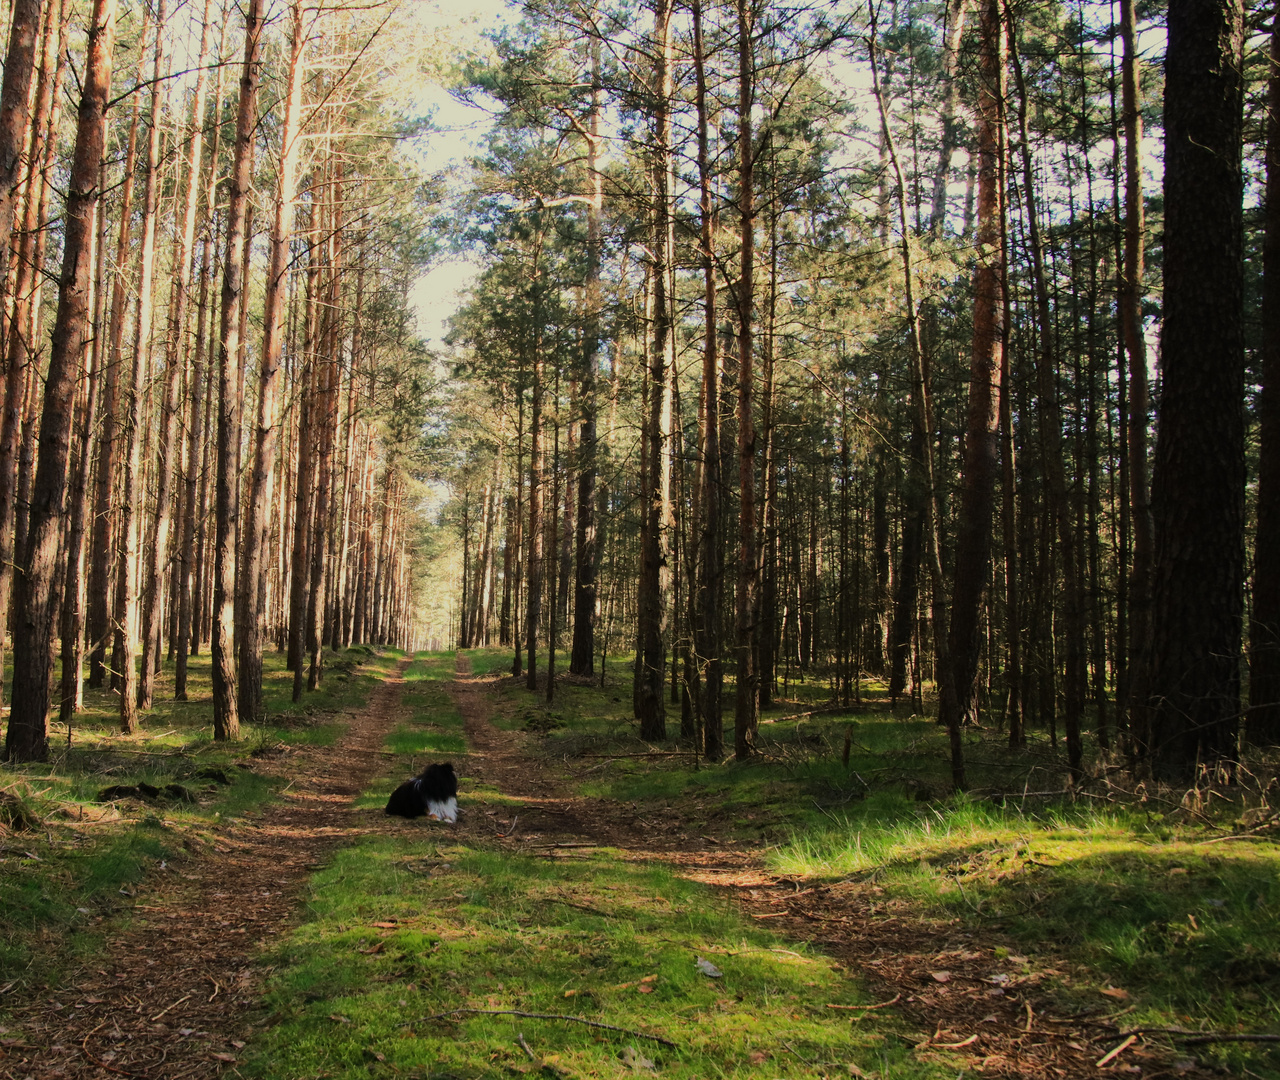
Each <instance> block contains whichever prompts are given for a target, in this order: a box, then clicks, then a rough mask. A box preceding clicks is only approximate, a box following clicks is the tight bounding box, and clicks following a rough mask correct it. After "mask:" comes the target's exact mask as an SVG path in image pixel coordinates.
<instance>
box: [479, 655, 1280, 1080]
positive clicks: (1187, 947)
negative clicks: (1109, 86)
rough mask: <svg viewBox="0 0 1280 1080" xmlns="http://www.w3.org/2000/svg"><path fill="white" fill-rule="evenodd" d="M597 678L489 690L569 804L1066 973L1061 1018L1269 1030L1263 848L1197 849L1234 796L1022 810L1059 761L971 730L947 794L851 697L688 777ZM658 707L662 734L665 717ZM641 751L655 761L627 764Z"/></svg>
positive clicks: (942, 774) (1276, 877)
mask: <svg viewBox="0 0 1280 1080" xmlns="http://www.w3.org/2000/svg"><path fill="white" fill-rule="evenodd" d="M493 651H494V650H487V652H493ZM502 656H503V657H507V656H509V654H508V653H507V652H506V651H505V650H503V651H502ZM486 661H487V662H488V663H490V664H491V666H494V667H498V666H499V665H498V660H497V658H494V659H489V658H488V657H486ZM474 664H475V660H474V658H473V665H474ZM614 670H615V673H616V676H617V677H616V680H615V679H613V678H611V679H610V680H607V685H606V687H605V688H601V687H599V686H598V685H597V686H583V685H578V684H576V683H572V682H568V681H566V682H564V683H563V684H561V685H559V686H557V690H556V700H555V702H554V704H553V705H552V706H550V707H548V706H546V705H544V704H543V703H542V701H541V696H539V698H538V699H537V700H535V699H534V698H533V697H532V695H529V694H528V693H527V692H526V691H524V690H523V689H522V684H517V683H516V682H514V681H510V680H504V681H503V682H502V683H500V684H499V692H500V693H501V694H502V695H503V698H504V705H503V713H504V720H503V723H504V724H505V725H506V726H507V727H509V728H513V729H515V728H524V729H526V730H530V731H537V732H539V733H540V734H541V735H542V739H543V745H544V746H545V748H546V754H545V760H546V762H547V765H548V767H549V768H550V767H554V766H555V762H556V761H557V760H558V759H564V758H566V757H567V758H568V759H569V761H570V762H571V763H572V761H573V758H574V757H575V756H578V757H581V755H583V754H591V755H592V757H591V758H589V759H583V760H584V764H583V765H577V766H573V765H571V769H570V775H568V776H566V780H568V781H570V782H576V784H577V786H578V789H579V791H581V792H582V793H583V794H587V795H594V796H599V797H604V798H613V799H618V800H622V801H626V802H634V803H636V804H637V805H638V806H639V807H641V808H643V809H644V810H645V812H647V813H663V812H666V813H669V814H672V815H676V816H680V817H681V818H683V820H685V821H687V822H688V824H689V826H690V828H691V831H697V832H701V833H710V834H712V835H715V836H716V837H718V838H720V839H721V840H731V841H734V842H738V843H743V844H757V845H760V844H762V845H763V847H764V851H763V853H764V857H765V859H766V861H767V863H768V864H769V865H770V867H771V868H772V869H774V870H775V871H776V872H777V873H779V874H782V875H785V876H788V877H794V878H803V879H808V880H811V881H813V882H834V881H843V882H850V883H852V884H853V885H855V886H858V887H866V888H867V889H874V890H875V891H876V902H877V903H878V904H879V903H883V904H885V905H888V906H889V907H891V908H896V909H898V910H900V911H903V912H906V913H909V914H912V915H915V916H917V917H924V918H927V919H936V920H938V921H939V923H940V924H948V923H949V924H952V925H955V924H956V923H959V924H960V925H962V926H964V927H965V928H966V929H967V930H968V931H969V932H972V933H975V934H978V935H982V936H984V937H985V938H986V939H987V940H988V941H990V942H992V943H996V945H997V947H999V948H1003V949H1014V950H1017V951H1018V952H1019V953H1022V954H1025V955H1027V956H1029V957H1031V958H1033V962H1034V958H1036V957H1043V958H1044V963H1045V964H1046V965H1053V964H1060V965H1062V966H1063V969H1064V970H1074V971H1076V972H1085V973H1086V975H1085V977H1084V978H1078V977H1072V978H1065V977H1064V978H1062V979H1060V980H1052V979H1051V980H1049V982H1048V983H1046V985H1047V986H1051V987H1052V992H1053V993H1054V994H1055V995H1057V997H1058V998H1059V1006H1060V1007H1061V1008H1062V1009H1063V1010H1064V1011H1065V1012H1076V1011H1081V1010H1084V1011H1092V1010H1096V1009H1097V1007H1098V1005H1099V1003H1100V1002H1104V1001H1106V999H1105V998H1101V997H1099V996H1098V991H1099V990H1100V989H1106V988H1108V987H1114V988H1119V989H1120V991H1122V992H1123V994H1125V995H1127V997H1125V998H1124V1000H1125V1002H1126V1003H1127V1006H1128V1007H1130V1008H1131V1013H1130V1014H1129V1015H1128V1016H1127V1017H1126V1023H1132V1024H1133V1025H1134V1026H1136V1025H1139V1024H1143V1023H1145V1024H1149V1025H1152V1026H1165V1027H1170V1026H1184V1027H1186V1026H1192V1027H1204V1028H1206V1029H1210V1030H1220V1031H1226V1032H1236V1031H1241V1032H1244V1031H1249V1032H1268V1033H1277V1032H1280V1029H1278V1028H1277V1026H1276V1017H1277V1016H1278V1015H1280V843H1277V842H1275V840H1274V839H1270V840H1268V839H1263V838H1257V837H1255V838H1252V839H1248V840H1244V841H1236V842H1226V843H1218V842H1216V840H1217V838H1219V837H1221V836H1222V835H1224V833H1225V832H1226V831H1227V830H1230V829H1232V828H1236V827H1238V823H1239V821H1241V820H1244V819H1242V817H1241V811H1242V809H1243V807H1242V804H1241V799H1240V796H1239V794H1238V793H1237V794H1236V795H1234V796H1233V798H1234V802H1229V801H1225V800H1224V801H1223V802H1221V803H1219V804H1217V805H1219V806H1220V807H1221V808H1220V809H1218V810H1215V811H1214V815H1213V819H1212V827H1209V826H1208V825H1206V818H1205V816H1204V813H1203V812H1200V813H1186V812H1182V811H1180V810H1178V808H1177V807H1178V800H1179V799H1180V797H1181V795H1182V793H1181V792H1173V793H1166V795H1167V796H1168V797H1169V798H1170V799H1171V800H1172V807H1173V808H1172V809H1169V808H1168V807H1165V806H1163V804H1161V803H1160V802H1159V800H1158V799H1152V800H1151V801H1150V802H1147V803H1137V802H1129V803H1127V804H1123V803H1118V804H1116V805H1111V804H1108V803H1106V802H1101V803H1099V802H1094V803H1089V802H1087V801H1084V800H1082V801H1081V802H1078V803H1074V804H1073V803H1071V802H1069V801H1068V800H1067V799H1066V797H1065V795H1064V796H1061V797H1054V796H1048V797H1046V796H1044V795H1043V794H1042V795H1039V796H1036V797H1031V798H1027V799H1021V798H1020V797H1019V793H1020V792H1022V791H1028V790H1029V791H1039V792H1042V793H1043V792H1044V791H1045V790H1046V789H1048V790H1050V791H1052V790H1054V789H1057V790H1063V788H1064V786H1065V785H1064V782H1063V781H1064V776H1065V766H1064V763H1063V762H1062V761H1061V760H1060V759H1059V758H1058V756H1057V755H1056V753H1055V752H1054V751H1053V749H1052V748H1051V747H1050V746H1049V745H1048V743H1047V740H1045V739H1044V738H1043V736H1040V735H1039V733H1032V745H1031V746H1030V748H1029V749H1028V750H1027V751H1026V752H1019V753H1012V752H1010V751H1009V750H1008V749H1007V748H1006V747H1005V746H1004V745H1003V743H1002V742H1001V741H999V740H998V738H997V737H992V733H983V732H976V733H968V734H967V735H966V757H967V760H968V762H969V774H970V783H971V785H972V786H973V788H974V789H975V792H976V793H975V794H973V795H970V796H961V797H954V796H952V795H950V794H949V791H950V774H949V762H948V755H947V747H946V742H945V732H943V731H941V730H940V729H939V728H938V726H937V725H936V724H935V723H933V722H932V721H931V720H929V719H924V718H920V717H914V716H905V715H893V714H892V713H890V712H889V711H888V710H887V708H885V707H884V705H883V704H877V703H870V704H869V705H868V706H867V707H865V708H864V709H862V710H860V711H856V712H851V713H848V714H844V715H824V716H818V717H807V718H802V719H799V720H791V721H783V722H778V723H769V722H767V721H769V720H773V719H776V718H778V717H780V716H786V715H789V714H795V713H798V712H804V711H808V710H809V709H811V708H813V707H814V700H813V698H812V696H802V697H800V698H798V699H797V700H795V701H792V702H788V703H784V704H782V705H781V706H780V707H779V708H778V709H776V710H774V711H773V712H772V713H770V714H767V715H766V717H765V718H764V719H765V721H766V722H764V723H762V725H761V727H760V734H761V738H760V742H759V744H758V748H759V751H760V752H759V753H758V754H757V755H756V756H755V757H753V758H752V759H751V760H749V761H747V762H744V763H735V762H732V761H729V762H725V763H722V764H708V763H706V762H701V763H697V764H696V765H695V763H694V762H693V760H692V757H691V756H686V755H683V754H672V753H671V751H672V750H674V749H678V748H679V746H680V744H679V743H678V742H677V741H674V740H673V741H669V742H668V743H667V744H665V745H664V744H657V745H655V746H653V747H649V746H647V744H645V743H643V742H642V741H641V740H639V739H638V737H637V732H636V728H635V725H634V723H633V722H632V720H631V717H630V711H631V709H630V706H631V702H630V678H629V672H628V671H627V670H626V669H624V668H622V666H621V665H618V666H617V667H615V669H614ZM810 689H813V688H812V687H810ZM871 689H872V690H874V687H872V688H871ZM668 710H669V711H668V728H669V731H671V732H672V734H675V733H676V732H678V723H679V711H678V706H677V707H673V706H671V705H670V704H669V705H668ZM846 736H847V737H848V745H849V760H848V764H847V766H846V764H845V763H844V761H843V751H844V746H845V740H846ZM1037 738H1038V741H1037ZM647 749H653V750H659V751H665V752H666V756H635V755H640V754H641V753H642V752H643V751H645V750H647ZM609 755H615V758H614V759H613V760H609ZM602 757H603V760H602V761H601V760H600V759H601V758H602ZM587 761H590V764H589V765H588V764H586V762H587ZM1158 807H1162V808H1164V809H1166V810H1168V812H1167V813H1161V812H1159V811H1158V809H1157V808H1158ZM1269 835H1270V836H1272V837H1273V838H1274V835H1275V834H1274V833H1272V834H1269ZM1205 841H1215V842H1211V843H1208V844H1206V843H1205ZM859 883H861V885H859ZM1116 996H1119V995H1117V994H1113V995H1112V998H1113V999H1114V997H1116ZM1112 1003H1113V1002H1112ZM1201 1054H1202V1056H1203V1057H1206V1058H1211V1059H1213V1060H1214V1061H1215V1062H1216V1063H1217V1064H1218V1065H1219V1066H1220V1067H1222V1068H1224V1069H1227V1070H1228V1071H1232V1072H1233V1073H1236V1074H1242V1073H1243V1070H1246V1069H1248V1070H1252V1071H1253V1072H1255V1073H1258V1074H1266V1075H1271V1076H1278V1077H1280V1052H1277V1051H1275V1050H1272V1049H1269V1048H1268V1047H1266V1046H1265V1045H1254V1044H1230V1045H1222V1046H1216V1047H1213V1048H1210V1049H1204V1050H1203V1051H1201Z"/></svg>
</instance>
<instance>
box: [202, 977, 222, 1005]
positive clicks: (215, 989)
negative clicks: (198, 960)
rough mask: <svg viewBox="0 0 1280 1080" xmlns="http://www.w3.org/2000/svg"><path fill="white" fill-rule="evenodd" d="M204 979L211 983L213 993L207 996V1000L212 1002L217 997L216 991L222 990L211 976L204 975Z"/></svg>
mask: <svg viewBox="0 0 1280 1080" xmlns="http://www.w3.org/2000/svg"><path fill="white" fill-rule="evenodd" d="M205 978H206V979H208V980H209V981H210V982H211V983H213V993H212V994H210V995H209V1000H210V1001H212V1000H213V999H214V998H216V997H217V996H218V991H219V990H221V989H222V986H221V985H220V984H219V983H218V980H217V979H215V978H214V977H213V976H212V975H206V976H205Z"/></svg>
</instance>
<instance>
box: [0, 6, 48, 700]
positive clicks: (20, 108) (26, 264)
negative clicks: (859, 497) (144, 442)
mask: <svg viewBox="0 0 1280 1080" xmlns="http://www.w3.org/2000/svg"><path fill="white" fill-rule="evenodd" d="M40 8H41V5H40V4H39V3H33V2H32V0H16V2H15V3H14V6H13V19H12V23H11V26H10V31H9V52H8V54H7V55H6V57H5V64H4V82H3V86H0V224H2V225H3V229H4V232H3V233H2V234H0V235H2V236H4V237H6V238H7V237H9V236H11V235H12V234H13V233H14V232H15V229H14V226H15V225H16V224H17V223H16V221H15V218H16V217H17V213H16V210H17V198H18V191H19V188H20V186H21V177H20V175H19V171H20V166H21V163H22V161H23V160H24V158H25V160H26V161H27V162H28V166H27V174H28V178H29V179H28V183H27V204H28V206H29V207H32V208H35V207H38V206H39V203H40V198H39V197H38V196H37V195H36V187H37V182H36V164H35V163H36V158H37V155H38V154H39V148H40V146H41V145H42V139H43V137H44V132H43V130H42V129H43V128H44V126H45V121H46V120H47V113H48V111H49V109H50V108H51V103H52V101H53V99H54V95H53V93H52V81H51V78H50V76H51V74H52V72H51V71H50V70H49V44H48V43H49V42H50V41H51V40H53V41H55V42H56V41H57V40H58V39H57V37H56V36H55V34H54V32H53V28H54V26H55V25H58V26H59V27H60V24H61V14H60V9H61V5H58V9H59V10H56V11H55V10H52V9H51V11H50V14H49V17H48V19H47V20H46V25H45V28H44V32H43V33H42V34H41V33H38V30H39V24H40ZM38 39H39V40H40V41H41V42H42V43H43V45H44V48H43V56H42V61H43V62H42V66H41V77H40V80H39V83H38V89H37V92H36V115H35V117H34V118H33V123H32V124H31V125H30V130H28V124H27V113H28V97H29V96H30V90H31V77H32V72H33V70H34V68H35V53H36V42H37V40H38ZM55 49H56V45H55ZM42 112H43V113H45V114H46V115H44V116H42V115H41V113H42ZM24 150H26V151H27V153H25V154H24V153H23V151H24ZM26 216H27V217H28V218H30V217H31V214H30V213H28V214H27V215H26ZM30 225H34V226H36V227H37V228H38V227H39V225H40V223H39V222H37V221H31V222H29V223H28V226H30ZM34 240H35V234H34V231H33V229H32V228H31V227H26V228H24V229H23V230H22V235H21V240H20V242H19V244H18V249H19V264H18V267H17V274H16V275H14V277H15V278H16V280H13V279H12V278H11V276H10V266H9V262H10V252H11V250H12V248H13V246H14V245H12V244H11V243H10V242H9V241H8V240H7V239H6V240H5V241H4V242H0V288H2V289H4V292H5V295H0V311H2V312H4V313H5V314H6V315H7V313H8V310H9V306H10V302H12V303H13V310H14V317H13V320H12V322H11V324H10V325H8V326H6V327H5V328H4V335H3V336H0V349H2V351H3V353H4V355H5V359H6V364H5V380H4V412H3V416H2V417H0V699H2V698H3V689H4V636H5V635H4V630H5V627H7V626H8V625H9V601H10V599H11V597H12V593H13V566H14V556H15V554H16V551H15V547H14V545H15V539H14V536H13V533H14V524H15V518H16V515H17V502H18V500H17V498H16V490H15V489H16V486H17V479H18V440H19V435H20V431H21V425H22V413H23V396H24V392H25V389H26V383H27V375H28V368H29V365H30V364H31V363H34V362H35V358H36V355H37V350H36V349H35V348H33V345H34V342H33V340H32V335H33V331H32V328H31V326H30V314H29V313H30V305H29V303H27V302H25V301H26V299H27V297H26V294H28V293H29V292H30V291H31V288H32V283H33V281H34V279H35V276H36V273H35V272H36V266H35V260H34V258H33V257H32V256H31V255H30V252H29V249H30V247H31V246H32V244H33V243H34ZM24 249H26V250H27V254H26V257H25V258H24V257H23V251H24ZM11 282H12V284H11ZM24 311H25V312H26V313H27V315H26V319H25V320H22V314H23V312H24Z"/></svg>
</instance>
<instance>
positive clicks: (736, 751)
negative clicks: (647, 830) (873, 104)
mask: <svg viewBox="0 0 1280 1080" xmlns="http://www.w3.org/2000/svg"><path fill="white" fill-rule="evenodd" d="M752 15H753V12H752V10H751V3H750V0H738V127H739V132H738V213H739V215H740V217H741V230H742V235H741V242H742V247H741V254H740V261H739V266H738V595H737V600H736V605H737V606H736V610H735V614H734V654H735V657H736V661H737V688H736V689H737V695H736V700H735V703H734V719H733V755H734V757H736V758H737V759H738V760H739V761H741V760H743V759H744V758H746V757H748V756H749V755H750V753H751V747H752V745H753V743H754V741H755V732H756V672H755V607H756V605H755V598H756V579H757V573H756V513H755V488H756V433H755V421H754V419H753V417H752V415H751V407H752V391H753V389H754V387H753V385H752V384H753V382H754V379H755V374H754V370H753V361H754V356H753V350H754V334H753V323H752V310H751V309H752V306H753V304H754V302H755V291H754V287H753V276H752V275H753V273H754V271H755V215H756V211H755V178H754V177H755V147H754V146H753V144H752V137H751V129H752V124H751V104H752V101H753V100H754V97H755V94H754V86H753V81H754V72H755V56H754V51H753V49H752V22H753V19H752Z"/></svg>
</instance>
